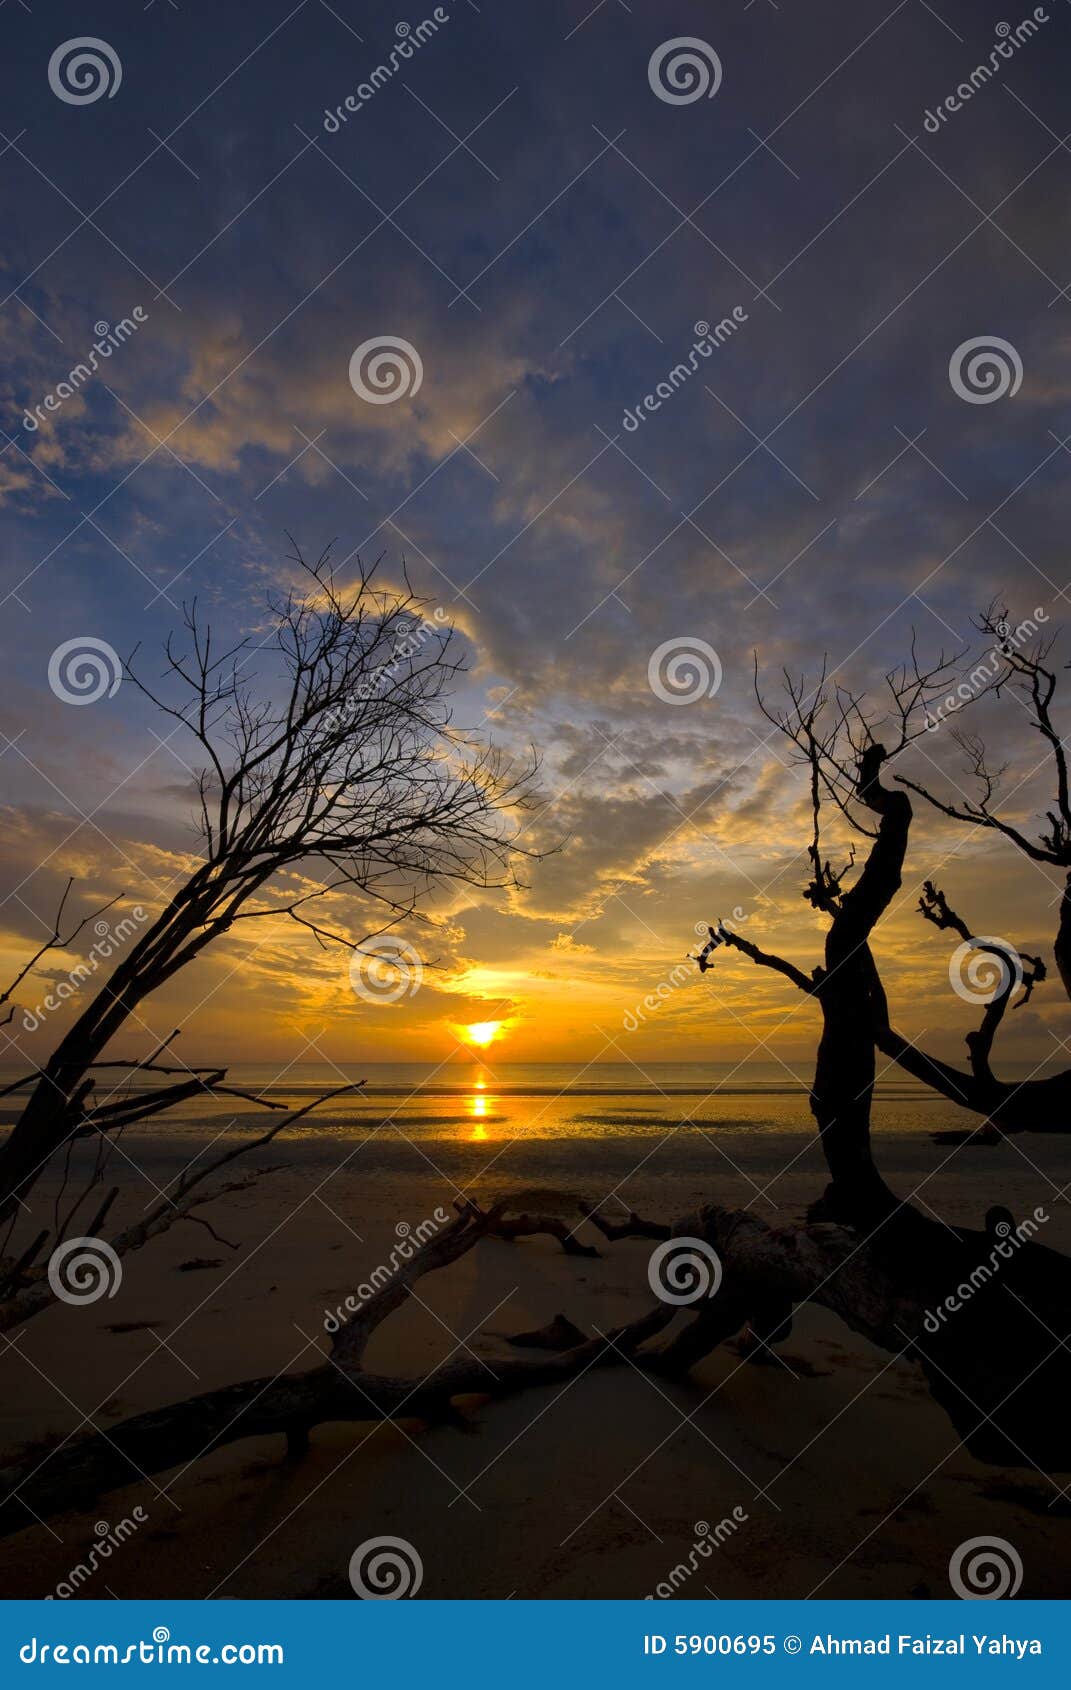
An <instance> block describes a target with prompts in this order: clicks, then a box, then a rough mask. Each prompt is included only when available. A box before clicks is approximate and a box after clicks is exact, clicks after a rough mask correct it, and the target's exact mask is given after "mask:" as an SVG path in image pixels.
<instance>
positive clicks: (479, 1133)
mask: <svg viewBox="0 0 1071 1690" xmlns="http://www.w3.org/2000/svg"><path fill="white" fill-rule="evenodd" d="M493 1102H494V1099H493V1098H491V1097H489V1096H488V1095H487V1081H486V1080H485V1079H484V1077H483V1075H482V1074H477V1076H476V1078H475V1080H474V1081H473V1091H472V1095H471V1097H469V1098H467V1099H466V1106H467V1109H468V1113H469V1114H470V1115H471V1116H472V1118H473V1122H474V1124H473V1128H472V1132H471V1134H470V1137H471V1138H472V1139H473V1140H474V1141H475V1140H480V1139H486V1137H487V1128H486V1126H485V1125H484V1117H485V1116H487V1115H489V1114H491V1113H492V1112H493V1111H492V1104H493Z"/></svg>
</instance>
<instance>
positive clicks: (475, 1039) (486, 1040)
mask: <svg viewBox="0 0 1071 1690" xmlns="http://www.w3.org/2000/svg"><path fill="white" fill-rule="evenodd" d="M501 1026H502V1023H501V1021H473V1022H471V1023H470V1025H469V1026H467V1027H466V1028H465V1038H466V1041H467V1042H468V1043H469V1044H470V1045H479V1046H480V1048H481V1049H484V1048H486V1046H487V1045H489V1044H493V1043H494V1041H495V1039H497V1037H498V1034H499V1031H500V1029H501Z"/></svg>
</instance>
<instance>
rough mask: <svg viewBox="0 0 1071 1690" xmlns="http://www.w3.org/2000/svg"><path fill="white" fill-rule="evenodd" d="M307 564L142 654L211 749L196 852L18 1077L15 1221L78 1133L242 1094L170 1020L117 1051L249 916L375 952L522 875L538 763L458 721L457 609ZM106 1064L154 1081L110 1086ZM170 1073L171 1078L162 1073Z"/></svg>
mask: <svg viewBox="0 0 1071 1690" xmlns="http://www.w3.org/2000/svg"><path fill="white" fill-rule="evenodd" d="M294 562H295V563H296V564H297V566H298V570H299V572H300V585H299V587H297V588H295V589H293V590H291V591H290V592H289V593H288V594H287V595H286V596H285V597H284V598H282V599H272V600H270V601H269V609H270V630H269V633H268V635H267V637H266V638H261V639H259V640H258V641H257V642H256V643H254V642H253V641H252V640H249V639H244V640H241V641H239V642H237V643H236V644H234V645H232V646H230V647H229V648H227V649H222V650H220V649H218V647H217V643H216V642H215V641H214V640H213V635H212V630H211V627H209V626H207V625H206V624H205V623H204V622H203V620H202V619H201V617H200V616H199V613H198V609H197V605H196V603H194V604H193V605H192V606H191V607H189V608H188V610H187V611H186V617H185V632H184V636H183V637H182V638H181V640H177V639H171V640H169V641H168V644H167V647H166V661H165V666H164V672H163V678H162V679H161V680H160V681H150V680H148V679H146V678H144V676H143V675H142V674H141V673H140V665H137V666H135V661H134V658H133V657H132V659H131V661H130V663H128V666H127V669H128V674H129V678H130V679H131V681H132V682H133V683H134V685H135V686H137V687H138V688H139V689H140V690H141V692H142V693H143V695H144V696H145V698H146V699H147V700H148V701H149V702H151V703H152V704H153V705H154V706H155V707H156V708H157V709H159V710H160V711H161V712H163V713H164V715H166V716H168V717H170V718H171V719H172V720H173V722H174V723H175V724H176V730H180V737H181V736H183V735H184V736H185V738H186V740H187V741H188V742H189V744H190V745H191V746H192V752H191V755H192V756H193V757H194V758H196V759H197V760H198V762H199V764H200V772H199V774H198V776H197V781H196V791H195V797H196V803H197V810H198V817H199V829H200V836H201V847H202V849H201V854H200V860H199V861H198V862H197V864H196V866H195V867H194V868H193V870H192V872H191V873H190V874H189V875H188V877H187V878H186V880H185V881H184V883H183V884H182V885H181V887H180V888H179V890H178V891H177V892H175V893H174V895H173V896H171V897H170V898H169V899H168V901H167V902H166V904H165V905H164V906H163V908H161V909H160V910H159V911H158V913H156V914H155V916H154V917H153V918H152V919H151V920H150V921H149V922H148V924H147V926H146V927H145V928H144V930H143V931H142V932H141V933H140V934H139V936H138V937H137V939H136V941H135V942H133V943H132V944H131V945H130V947H129V948H128V949H127V950H125V952H124V953H123V954H122V956H121V957H120V959H119V960H118V962H117V963H116V964H115V966H114V968H113V969H112V971H111V974H110V976H109V977H108V979H107V980H106V981H105V983H104V984H103V985H102V986H101V988H100V989H99V990H98V991H96V992H95V993H94V994H93V996H92V997H91V998H90V999H89V1001H88V1003H87V1004H86V1006H85V1008H84V1009H82V1010H81V1011H80V1013H78V1014H77V1015H76V1017H75V1019H74V1021H73V1022H72V1023H71V1025H70V1026H69V1027H68V1029H67V1030H66V1031H65V1032H64V1034H63V1036H62V1037H61V1038H60V1040H59V1042H58V1043H57V1045H56V1047H55V1049H54V1050H53V1051H52V1052H51V1054H50V1055H49V1056H48V1058H47V1059H46V1060H45V1061H44V1062H43V1063H41V1064H40V1065H39V1066H37V1067H35V1068H34V1069H33V1071H32V1072H29V1073H27V1074H26V1075H24V1076H22V1077H21V1078H20V1079H18V1080H16V1081H15V1082H14V1083H13V1084H11V1085H9V1086H8V1087H7V1088H6V1093H7V1095H13V1094H17V1093H19V1092H21V1091H26V1092H27V1093H28V1096H27V1099H26V1103H25V1107H24V1108H23V1110H22V1112H21V1114H20V1116H19V1119H18V1121H17V1122H16V1124H15V1126H14V1128H13V1129H12V1131H11V1133H10V1134H9V1135H8V1137H7V1139H6V1142H5V1143H4V1145H3V1147H2V1149H0V1220H8V1221H11V1222H13V1221H14V1220H15V1219H16V1218H17V1217H18V1210H19V1206H20V1205H22V1204H25V1200H26V1197H27V1195H28V1193H29V1192H30V1190H31V1188H32V1187H33V1185H34V1184H35V1182H36V1181H37V1180H38V1179H39V1177H40V1176H41V1174H42V1172H43V1170H44V1169H45V1168H46V1167H49V1166H50V1165H52V1164H54V1161H55V1159H56V1158H57V1157H58V1156H60V1155H67V1154H69V1152H70V1149H71V1146H72V1145H73V1144H75V1143H76V1142H77V1141H79V1140H80V1139H89V1140H91V1141H92V1142H94V1143H95V1144H96V1145H97V1146H98V1148H101V1147H104V1146H105V1145H106V1144H107V1143H108V1142H109V1141H110V1140H114V1138H115V1137H116V1136H117V1135H118V1134H119V1133H120V1132H121V1131H122V1129H123V1128H124V1127H126V1126H128V1125H130V1124H131V1123H133V1122H135V1121H143V1120H145V1119H147V1118H149V1117H151V1116H154V1115H156V1114H159V1113H161V1112H162V1111H166V1110H168V1109H173V1108H175V1107H176V1106H177V1105H180V1104H183V1103H185V1102H187V1101H189V1100H190V1099H192V1098H195V1097H202V1096H204V1095H212V1096H217V1095H221V1094H222V1095H239V1096H245V1095H247V1094H243V1093H241V1092H238V1093H237V1094H235V1093H234V1089H233V1088H230V1087H228V1086H227V1085H226V1084H225V1070H223V1069H219V1068H204V1067H201V1068H196V1067H195V1068H191V1067H187V1066H185V1065H184V1064H179V1065H176V1064H175V1063H174V1060H173V1059H171V1060H167V1059H165V1058H166V1055H167V1054H169V1052H170V1047H171V1045H172V1044H173V1041H174V1039H175V1037H176V1034H174V1033H173V1034H171V1035H170V1037H169V1038H168V1039H166V1040H165V1041H164V1042H163V1044H161V1045H160V1046H159V1047H158V1048H157V1049H156V1050H155V1051H153V1052H152V1053H151V1054H150V1055H148V1056H147V1057H146V1058H145V1059H144V1060H143V1061H140V1062H117V1061H112V1060H109V1058H108V1057H107V1055H106V1053H107V1050H108V1047H109V1045H110V1044H111V1041H112V1040H113V1039H114V1038H115V1036H116V1035H117V1034H118V1033H119V1032H120V1031H121V1030H122V1029H123V1028H124V1027H125V1026H126V1025H127V1024H128V1022H129V1019H130V1017H131V1016H133V1015H134V1014H135V1013H136V1011H137V1010H138V1008H139V1006H140V1005H141V1004H142V1003H143V1001H144V1000H145V999H146V998H147V997H149V996H150V994H152V993H154V992H156V991H158V990H159V988H160V987H162V986H163V985H165V984H166V983H167V982H168V981H169V980H171V979H172V978H173V977H174V976H175V975H176V974H177V973H178V972H179V971H180V970H181V969H183V968H186V967H187V966H189V965H190V964H191V963H193V962H194V961H195V960H196V959H197V957H198V956H200V954H201V953H202V952H203V951H204V950H205V948H206V947H207V946H209V945H211V944H212V943H213V942H214V941H216V940H218V939H220V938H221V937H222V936H223V935H225V934H228V933H234V932H235V931H236V930H237V929H238V927H239V924H240V923H243V922H248V921H256V920H262V919H264V918H269V917H279V916H286V917H288V918H290V919H291V920H292V921H293V922H294V923H296V924H298V925H299V926H300V927H301V928H303V929H304V930H305V931H306V932H309V933H311V934H312V935H313V937H314V939H315V940H316V941H317V942H318V943H320V944H321V945H329V944H332V943H337V944H339V945H341V946H345V947H348V948H349V949H350V950H351V951H361V950H362V949H367V948H368V947H372V949H373V954H374V941H375V940H376V939H378V938H379V937H380V936H381V935H382V934H383V933H384V932H385V931H386V930H387V929H388V928H392V927H395V926H397V925H398V924H399V923H401V922H404V921H405V920H406V919H407V918H408V917H411V916H413V915H414V914H415V913H416V912H418V911H419V906H420V904H421V902H422V900H423V899H424V897H425V895H426V894H427V892H428V891H429V889H430V888H431V887H432V886H434V885H435V884H436V883H437V882H440V881H443V880H454V881H458V882H464V883H467V884H470V885H476V886H483V887H486V886H494V885H506V884H510V883H511V880H512V865H513V863H514V861H515V860H516V859H517V858H518V857H523V856H525V855H528V854H530V853H527V852H525V851H524V850H523V848H522V847H521V846H520V845H519V844H518V843H517V841H516V839H515V834H516V832H517V829H516V825H515V820H516V817H515V813H516V811H517V810H518V809H519V808H521V807H523V805H524V802H525V798H526V794H527V791H528V788H529V781H530V778H531V775H532V773H533V764H531V763H529V764H526V765H525V766H524V767H518V766H515V765H513V764H511V763H510V762H509V761H507V760H506V759H505V758H504V757H502V756H501V755H500V754H499V753H498V752H497V751H496V750H495V749H494V748H493V747H491V746H489V745H488V744H486V743H485V742H482V741H479V740H477V739H475V738H474V737H472V736H470V735H469V734H467V733H466V732H465V731H463V730H462V728H460V727H459V726H458V725H457V724H456V723H455V722H454V720H453V718H452V712H451V703H450V699H451V693H452V690H453V687H454V683H455V682H456V680H457V677H458V675H459V674H460V673H461V671H462V670H463V667H464V664H463V661H462V659H461V657H460V656H459V655H458V653H457V651H456V648H455V643H454V639H453V635H452V631H451V629H450V628H449V626H447V625H445V624H444V623H443V622H442V621H441V619H440V617H439V615H438V613H436V614H433V613H432V612H431V610H430V609H429V606H428V604H427V602H426V601H423V600H421V599H419V598H418V597H416V596H415V595H414V594H413V593H412V592H411V591H410V589H409V588H408V585H406V586H404V587H403V588H401V589H398V590H395V589H390V588H385V587H380V586H379V585H378V584H377V580H376V570H375V568H369V569H366V568H363V567H361V566H358V573H357V577H356V580H355V582H354V583H353V584H352V585H351V586H349V587H347V588H343V587H342V586H340V585H339V584H338V583H337V582H336V580H335V578H334V575H333V573H332V570H331V567H330V564H329V561H328V559H327V557H326V555H324V556H321V558H320V559H319V560H318V561H317V562H316V563H315V564H312V565H307V564H306V563H305V562H304V561H303V560H302V559H301V557H300V556H298V557H297V558H295V559H294ZM310 883H312V885H311V889H310ZM69 891H70V887H69V886H68V890H67V892H65V893H64V897H63V900H62V901H61V905H60V910H59V913H58V915H57V918H56V922H55V924H54V930H53V933H52V935H51V937H50V938H49V939H48V940H47V941H46V943H45V944H44V945H43V946H42V947H41V948H40V949H39V950H38V952H37V953H36V955H35V956H34V957H33V958H31V959H30V961H29V962H28V963H27V964H26V966H25V967H24V968H23V969H22V970H20V971H19V974H18V975H17V977H16V979H15V980H14V981H13V982H12V984H11V985H10V986H9V987H8V988H7V990H6V991H5V992H4V993H3V994H2V995H0V1008H4V1007H5V1006H6V1021H7V1022H8V1023H10V1021H11V1018H12V1016H13V1014H14V995H15V993H16V992H17V991H18V989H19V988H20V986H21V985H22V984H23V982H24V980H25V979H26V978H27V977H28V976H29V974H30V971H31V970H32V968H33V967H34V966H35V965H36V964H37V963H38V962H39V961H40V960H41V958H42V957H43V956H44V954H45V953H46V952H47V951H49V950H51V949H54V948H60V947H62V946H63V945H65V944H69V943H72V942H73V941H74V940H75V939H76V938H77V936H78V933H79V932H80V931H81V930H82V928H83V927H84V925H85V923H86V921H89V920H91V919H92V915H90V916H85V917H83V918H82V920H81V921H80V922H78V923H77V924H76V925H75V926H74V927H73V929H72V930H71V931H69V932H68V933H66V934H63V932H62V931H61V930H62V927H63V919H64V907H65V905H66V902H67V898H68V895H69ZM335 892H348V893H350V894H353V895H355V896H356V897H357V898H358V899H359V908H360V909H362V910H363V911H365V912H367V911H368V910H369V909H373V910H375V909H378V910H379V911H381V912H382V919H381V920H380V921H379V923H378V925H376V926H374V927H373V929H372V930H371V931H367V932H365V933H363V934H360V935H357V936H354V935H352V934H350V933H347V932H346V931H345V930H343V929H340V928H337V927H330V926H327V925H325V924H324V922H323V920H321V919H319V918H318V915H317V914H316V913H314V912H317V911H318V909H319V906H320V903H321V901H322V900H325V899H327V898H328V897H329V896H330V894H332V893H335ZM113 901H114V900H113ZM108 907H110V905H105V906H104V908H108ZM99 913H100V911H94V912H92V914H93V915H98V914H99ZM365 919H368V917H367V913H366V914H365ZM108 1069H116V1070H123V1071H125V1075H124V1077H130V1078H134V1079H137V1080H139V1081H143V1080H145V1079H146V1078H149V1077H151V1078H150V1083H149V1084H148V1085H147V1086H145V1087H144V1088H143V1089H141V1090H138V1091H133V1092H130V1091H126V1090H125V1089H124V1090H122V1091H120V1092H119V1093H118V1094H115V1092H114V1088H112V1089H106V1090H104V1093H103V1095H101V1091H102V1088H103V1086H104V1077H105V1071H106V1070H108ZM156 1076H162V1077H166V1083H163V1084H160V1085H154V1084H153V1083H152V1079H155V1077H156ZM249 1101H252V1102H256V1103H261V1102H262V1101H263V1100H262V1099H259V1098H250V1099H249ZM267 1106H268V1107H281V1106H280V1105H274V1106H273V1105H270V1104H269V1105H267ZM268 1136H274V1134H270V1135H268ZM99 1177H100V1166H99V1163H98V1167H97V1169H96V1174H95V1178H96V1180H97V1182H98V1183H99ZM187 1195H188V1194H187ZM202 1200H203V1199H202ZM72 1216H73V1211H72V1215H69V1216H68V1217H67V1222H66V1223H64V1226H63V1227H57V1228H56V1229H55V1230H54V1231H51V1232H43V1233H41V1234H39V1236H38V1237H37V1239H36V1240H35V1241H34V1242H33V1244H32V1245H31V1246H29V1247H27V1249H25V1250H22V1251H17V1252H16V1254H15V1255H14V1256H13V1257H9V1258H8V1260H7V1261H6V1262H5V1263H4V1264H3V1265H2V1267H0V1299H7V1300H10V1299H11V1298H12V1297H15V1299H16V1302H17V1300H18V1296H19V1294H20V1293H26V1292H27V1291H28V1290H30V1289H31V1288H33V1287H36V1293H35V1295H36V1299H37V1301H36V1302H35V1307H36V1306H40V1305H41V1299H43V1298H44V1291H43V1290H42V1289H41V1280H40V1275H39V1274H37V1270H35V1269H34V1268H33V1261H34V1259H35V1258H36V1256H37V1255H39V1253H40V1251H41V1249H42V1248H44V1246H45V1245H46V1243H47V1244H49V1247H50V1248H54V1247H55V1245H56V1244H57V1243H58V1242H60V1240H61V1239H62V1237H63V1232H64V1230H65V1226H66V1224H69V1222H70V1219H71V1218H72ZM97 1219H98V1224H100V1222H101V1221H102V1217H98V1218H97ZM27 1301H29V1302H34V1298H33V1297H30V1298H27V1297H25V1296H24V1297H23V1303H22V1305H21V1306H22V1307H26V1304H27Z"/></svg>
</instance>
